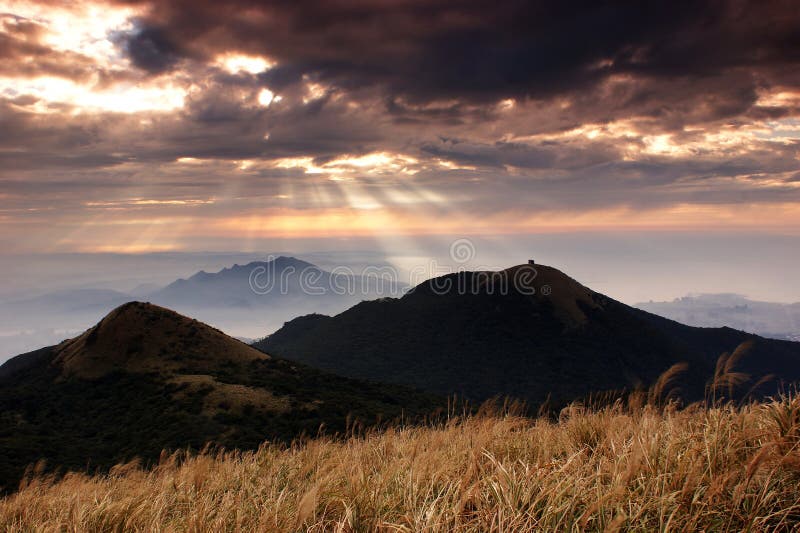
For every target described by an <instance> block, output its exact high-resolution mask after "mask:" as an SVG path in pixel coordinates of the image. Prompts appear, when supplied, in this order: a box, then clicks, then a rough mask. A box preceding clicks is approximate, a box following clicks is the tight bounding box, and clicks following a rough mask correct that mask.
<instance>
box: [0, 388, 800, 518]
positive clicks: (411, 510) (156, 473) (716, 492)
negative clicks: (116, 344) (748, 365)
mask: <svg viewBox="0 0 800 533" xmlns="http://www.w3.org/2000/svg"><path fill="white" fill-rule="evenodd" d="M799 444H800V398H799V397H797V396H785V397H783V398H780V399H777V400H775V401H773V402H769V403H764V404H750V405H746V406H742V407H735V406H732V405H722V406H712V407H701V406H695V407H690V408H688V409H684V410H676V409H674V408H672V407H670V406H666V407H663V406H661V407H659V406H652V405H645V406H637V407H629V406H627V405H623V404H622V403H621V402H620V403H617V404H616V405H613V406H608V407H604V408H601V409H598V410H593V409H587V408H584V407H582V406H580V405H573V406H571V407H570V408H568V409H565V410H564V411H563V412H562V414H561V417H560V418H559V419H558V420H550V419H547V418H539V419H535V420H531V419H526V418H521V417H518V416H515V415H513V414H508V413H506V414H503V413H495V414H485V413H484V414H481V415H477V416H472V417H468V418H461V419H452V420H450V421H449V422H447V423H445V424H443V425H441V426H439V427H428V428H414V427H408V428H394V429H389V430H386V431H384V432H380V433H378V432H375V433H368V434H366V435H362V436H354V437H352V438H350V439H347V440H344V441H341V440H338V441H337V440H332V439H327V438H319V439H316V440H311V441H309V442H306V443H303V444H298V445H296V446H293V447H290V448H281V447H278V446H272V445H264V446H263V447H262V448H261V449H260V450H258V451H256V452H247V453H238V452H207V453H204V454H200V455H196V456H183V455H181V454H173V455H166V454H165V455H164V456H163V457H162V460H161V461H160V464H159V465H158V466H156V467H155V468H153V469H147V470H145V469H141V468H140V467H139V466H138V465H137V464H135V463H131V464H124V465H119V466H117V467H115V468H114V469H113V470H112V471H111V472H110V473H109V474H108V475H103V476H95V477H91V476H87V475H82V474H76V473H71V474H67V475H66V476H65V477H64V478H62V479H61V480H59V481H53V480H51V479H47V478H42V477H36V476H33V477H32V478H31V479H29V480H27V481H26V482H24V483H23V486H22V488H21V490H20V491H18V492H17V493H15V494H12V495H10V496H8V497H6V498H5V499H4V500H2V501H1V502H0V528H2V529H6V530H10V531H30V530H65V531H123V530H126V531H127V530H139V531H155V530H161V531H225V530H228V531H251V530H253V531H297V530H310V531H372V530H381V531H520V530H534V529H538V530H557V531H583V530H594V531H613V530H619V529H635V530H647V531H653V530H691V531H698V530H707V531H712V530H713V531H733V530H736V531H739V530H751V531H767V530H769V531H772V530H784V529H785V530H788V529H793V528H796V527H797V526H798V524H800V490H799V489H798V487H800V451H799V450H798V448H799Z"/></svg>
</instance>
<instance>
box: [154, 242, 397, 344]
mask: <svg viewBox="0 0 800 533" xmlns="http://www.w3.org/2000/svg"><path fill="white" fill-rule="evenodd" d="M404 288H405V285H403V284H401V283H398V281H397V280H396V279H391V280H390V279H379V278H378V276H377V275H356V274H355V273H353V272H350V271H346V272H338V271H337V272H328V271H326V270H323V269H321V268H319V267H317V266H316V265H313V264H311V263H308V262H306V261H303V260H300V259H297V258H294V257H285V256H280V257H277V258H274V259H271V260H269V261H254V262H251V263H248V264H245V265H234V266H232V267H230V268H224V269H222V270H220V271H219V272H213V273H210V272H204V271H200V272H197V273H196V274H194V275H193V276H191V277H189V278H188V279H179V280H177V281H175V282H173V283H170V284H169V285H167V286H166V287H164V288H162V289H160V290H158V291H155V292H153V293H151V294H149V295H148V296H147V298H148V300H150V301H152V302H153V303H156V304H159V305H163V306H165V307H168V308H170V309H175V310H177V311H180V312H182V313H186V314H189V315H191V316H195V317H197V318H199V319H201V320H203V321H204V322H209V323H212V324H214V325H215V326H217V327H220V328H222V329H224V330H225V331H226V332H228V333H230V334H232V335H237V336H242V337H257V336H260V335H263V332H265V331H274V330H275V329H277V328H279V327H280V326H281V324H283V323H284V322H285V321H287V320H289V319H291V318H293V317H296V316H299V315H304V314H306V313H311V312H322V313H338V312H341V311H344V310H345V309H347V308H348V307H350V306H352V305H354V304H356V303H358V302H359V301H361V300H368V299H373V298H378V297H381V296H389V295H399V294H401V292H402V290H403V289H404Z"/></svg>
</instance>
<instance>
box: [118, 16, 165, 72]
mask: <svg viewBox="0 0 800 533" xmlns="http://www.w3.org/2000/svg"><path fill="white" fill-rule="evenodd" d="M124 45H125V49H126V51H127V52H128V55H129V56H130V58H131V61H132V62H133V64H134V65H136V66H137V67H139V68H140V69H143V70H145V71H147V72H149V73H151V74H160V73H162V72H165V71H167V70H169V69H170V68H172V67H173V66H174V65H175V64H176V63H177V62H178V59H179V54H178V52H179V51H178V47H177V46H176V45H175V43H174V42H173V41H172V39H171V38H170V36H169V34H168V32H167V31H165V30H163V29H161V28H158V27H151V26H144V27H142V28H140V29H139V30H138V31H137V32H136V33H134V34H133V35H131V36H129V37H128V38H127V39H125V40H124Z"/></svg>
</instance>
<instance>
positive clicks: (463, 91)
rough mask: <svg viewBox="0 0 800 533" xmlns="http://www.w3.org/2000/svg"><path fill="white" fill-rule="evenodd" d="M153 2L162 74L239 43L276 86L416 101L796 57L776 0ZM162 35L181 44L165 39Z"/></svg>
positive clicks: (775, 64) (790, 15) (796, 42)
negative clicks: (262, 59) (333, 87)
mask: <svg viewBox="0 0 800 533" xmlns="http://www.w3.org/2000/svg"><path fill="white" fill-rule="evenodd" d="M153 7H154V9H153V13H152V15H151V17H150V20H149V21H148V22H149V23H150V24H152V25H154V26H153V27H157V28H160V32H161V33H158V34H157V35H158V36H159V37H158V38H157V39H150V38H148V39H145V40H144V44H145V45H146V46H144V47H143V49H144V51H145V52H147V54H146V57H145V58H143V60H142V61H141V66H143V67H145V68H148V69H151V68H152V65H155V66H156V67H157V69H156V70H158V71H160V70H163V69H164V68H167V67H168V66H169V64H170V61H165V60H162V58H163V57H164V52H166V57H168V58H170V59H172V55H171V54H175V53H184V54H188V53H191V54H205V55H206V56H211V55H213V54H214V53H216V52H218V51H223V50H230V49H238V50H241V51H246V52H250V53H259V54H266V55H269V56H270V57H274V58H275V59H277V60H278V62H279V63H280V64H281V67H280V70H278V71H276V72H275V74H274V75H273V76H274V80H273V81H276V82H278V83H279V84H285V83H287V82H289V81H293V80H297V79H298V74H299V73H300V72H302V73H307V74H313V75H315V76H316V77H318V78H319V79H323V80H326V81H327V82H329V83H334V84H337V85H339V86H341V87H344V88H348V89H352V88H357V87H362V86H365V85H378V86H382V87H385V88H386V90H387V91H388V92H389V93H390V94H392V95H403V96H405V97H406V98H408V99H409V100H411V101H421V102H424V101H431V100H437V99H452V98H461V99H466V100H471V101H486V100H496V99H499V98H505V97H533V98H544V97H550V96H553V95H557V94H570V93H573V92H575V91H579V90H586V89H588V88H591V87H594V86H596V85H597V84H598V83H600V82H601V81H603V80H605V79H607V78H608V77H609V76H614V75H616V76H621V75H632V76H635V77H640V78H656V79H659V78H673V77H681V76H694V77H698V76H699V77H703V76H711V77H713V76H720V75H724V74H726V73H728V72H734V71H736V69H739V68H742V67H745V68H748V69H750V70H753V71H764V72H765V73H766V74H768V73H767V71H768V70H769V69H770V68H780V69H783V68H785V67H788V66H792V65H797V63H798V62H800V35H799V34H798V31H797V28H798V27H800V10H798V9H797V6H796V4H795V3H794V2H792V1H785V0H766V1H719V0H703V1H691V2H690V1H656V2H594V1H575V0H569V1H562V2H544V1H526V0H512V1H505V2H489V1H475V0H461V1H437V0H431V1H428V2H420V1H416V0H405V1H392V2H387V1H379V0H375V1H371V2H353V1H349V0H338V1H330V0H297V1H293V2H279V1H273V2H257V1H253V0H234V1H232V2H224V3H222V2H210V1H202V0H201V1H191V2H190V1H188V0H165V1H159V2H157V3H155V4H153ZM167 36H168V37H169V39H170V40H172V42H174V43H176V45H173V46H165V45H164V43H165V42H166V38H167ZM176 47H177V48H176ZM163 48H166V50H163ZM178 50H180V52H179V51H178ZM150 55H152V56H154V57H153V58H151V57H150ZM137 64H139V63H137ZM767 77H769V76H767ZM760 82H761V83H769V80H765V79H761V80H760ZM701 86H702V83H700V84H697V85H696V87H697V88H700V87H701Z"/></svg>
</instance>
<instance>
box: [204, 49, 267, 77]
mask: <svg viewBox="0 0 800 533" xmlns="http://www.w3.org/2000/svg"><path fill="white" fill-rule="evenodd" d="M216 64H217V65H218V66H220V67H222V68H223V69H225V70H227V71H228V72H230V73H231V74H237V73H239V72H246V73H248V74H259V73H261V72H264V71H265V70H269V69H271V68H272V67H274V66H275V63H274V62H272V61H270V60H269V59H267V58H265V57H260V56H248V55H243V54H222V55H220V56H217V58H216Z"/></svg>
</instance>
